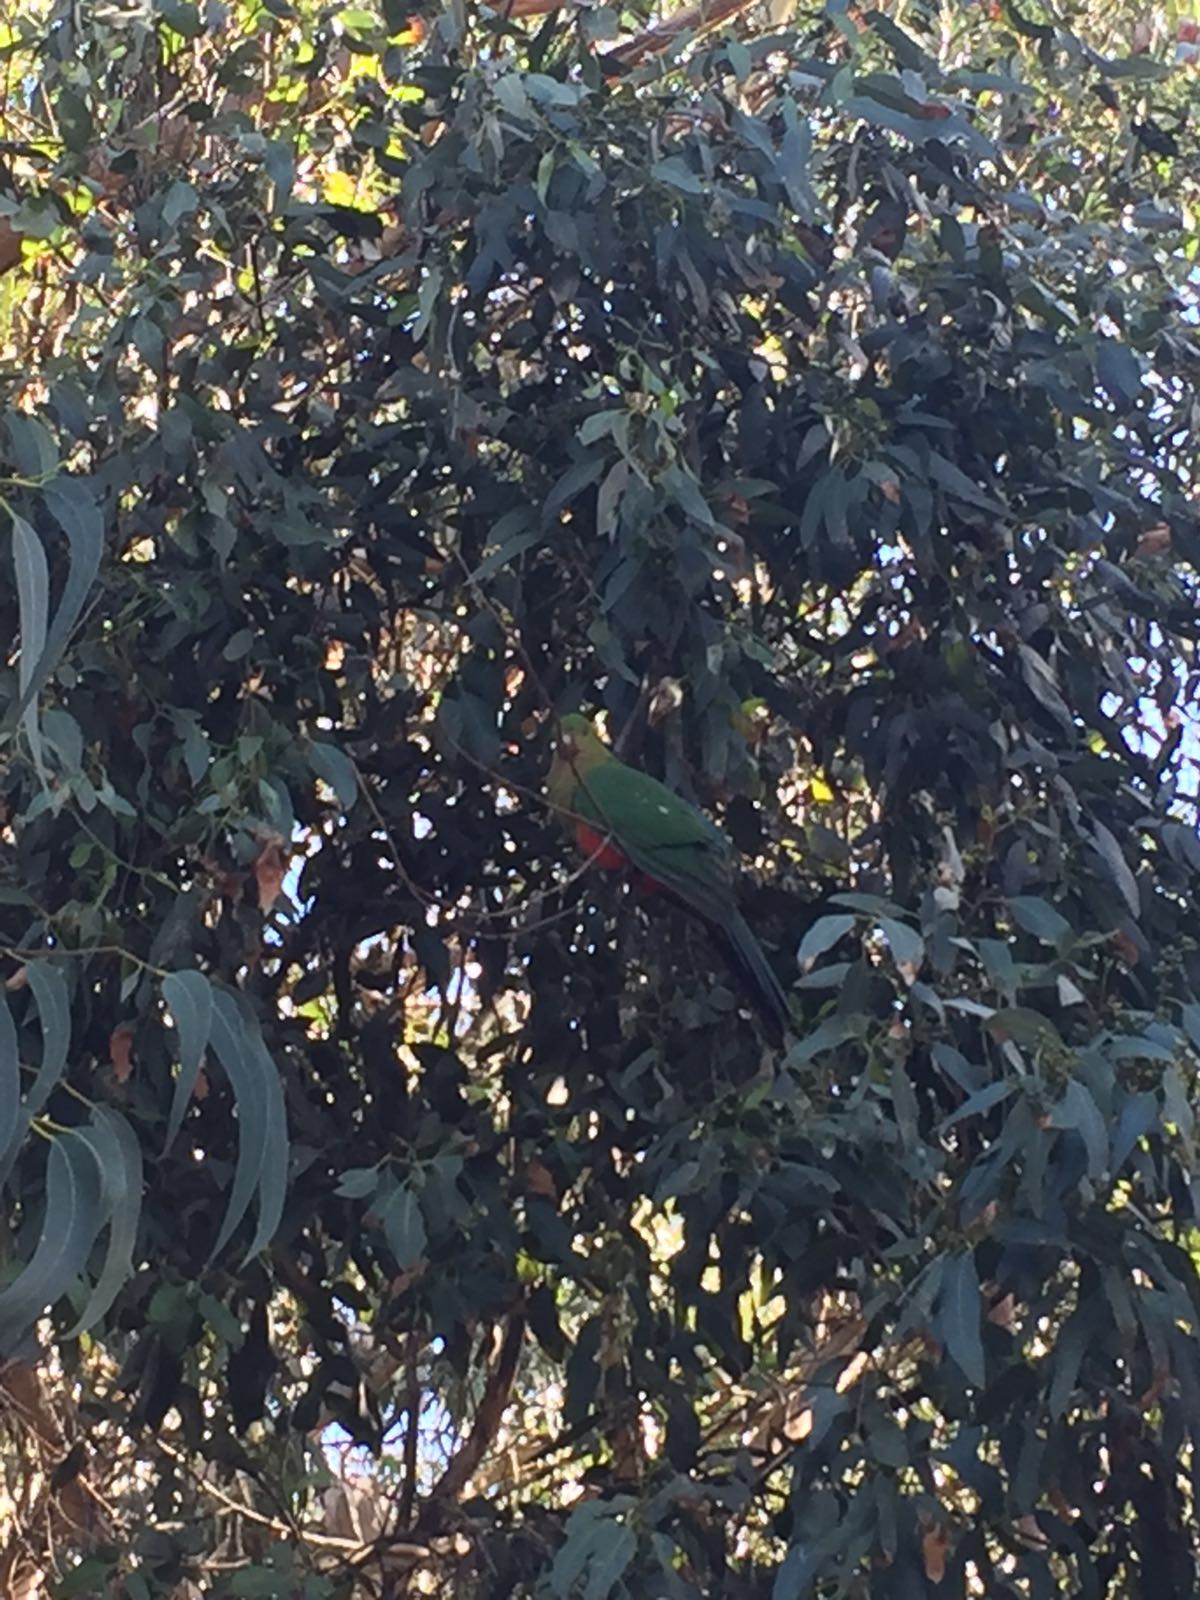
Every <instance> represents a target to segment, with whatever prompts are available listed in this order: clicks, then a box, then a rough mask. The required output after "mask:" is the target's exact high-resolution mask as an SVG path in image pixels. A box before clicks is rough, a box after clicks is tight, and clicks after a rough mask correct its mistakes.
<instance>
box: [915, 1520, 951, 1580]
mask: <svg viewBox="0 0 1200 1600" xmlns="http://www.w3.org/2000/svg"><path fill="white" fill-rule="evenodd" d="M949 1549H950V1535H949V1534H948V1533H947V1532H946V1530H945V1528H943V1527H942V1525H941V1523H937V1524H935V1525H934V1526H933V1527H932V1528H930V1529H929V1531H928V1532H927V1533H926V1534H925V1537H924V1538H923V1539H922V1540H921V1555H922V1557H923V1558H924V1561H925V1576H926V1577H927V1578H928V1579H929V1581H930V1583H941V1581H942V1579H943V1578H944V1577H945V1576H946V1553H947V1551H948V1550H949Z"/></svg>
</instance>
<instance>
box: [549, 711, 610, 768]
mask: <svg viewBox="0 0 1200 1600" xmlns="http://www.w3.org/2000/svg"><path fill="white" fill-rule="evenodd" d="M558 753H559V755H560V756H561V757H562V759H563V760H564V761H567V762H569V764H570V765H571V766H572V767H575V768H576V769H577V770H578V768H579V767H580V766H583V767H588V766H590V765H591V764H592V763H593V762H596V761H602V760H603V759H604V758H605V757H606V756H607V755H608V754H609V750H608V746H607V745H606V744H605V743H604V741H603V740H602V739H601V738H600V735H599V734H598V733H597V732H596V730H595V728H594V727H593V726H592V724H591V722H589V720H588V719H587V717H585V716H583V714H582V713H581V712H578V711H571V712H568V714H567V715H566V716H565V717H562V718H560V719H559V724H558Z"/></svg>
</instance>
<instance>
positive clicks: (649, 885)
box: [575, 822, 662, 894]
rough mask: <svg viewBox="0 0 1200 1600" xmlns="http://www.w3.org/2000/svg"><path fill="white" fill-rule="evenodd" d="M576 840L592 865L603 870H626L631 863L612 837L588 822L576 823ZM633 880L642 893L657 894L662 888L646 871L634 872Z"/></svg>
mask: <svg viewBox="0 0 1200 1600" xmlns="http://www.w3.org/2000/svg"><path fill="white" fill-rule="evenodd" d="M575 842H576V844H578V846H579V848H580V849H581V850H582V851H583V853H584V854H585V855H586V856H587V857H588V859H589V860H590V861H591V864H592V866H594V867H599V868H600V869H601V871H602V872H624V871H625V869H626V867H628V866H629V864H630V863H629V857H628V856H627V855H625V853H624V852H623V851H622V850H619V849H618V848H617V846H616V845H615V844H614V843H613V842H612V840H611V839H608V838H606V837H605V836H604V834H602V833H597V832H596V830H595V828H589V827H588V825H587V823H586V822H579V823H576V825H575ZM633 882H634V887H635V888H637V889H638V890H639V891H640V892H641V893H642V894H657V893H658V892H659V890H660V889H661V888H662V884H661V883H659V882H658V881H657V880H656V879H654V878H652V877H650V876H649V874H648V873H645V872H636V873H634V877H633Z"/></svg>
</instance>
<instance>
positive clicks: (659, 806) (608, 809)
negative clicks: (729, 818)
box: [575, 760, 732, 916]
mask: <svg viewBox="0 0 1200 1600" xmlns="http://www.w3.org/2000/svg"><path fill="white" fill-rule="evenodd" d="M575 810H576V812H577V814H578V815H579V816H582V817H586V818H587V820H588V821H589V822H596V823H598V824H599V825H600V826H601V827H603V828H604V830H605V832H606V833H609V834H611V836H612V838H613V841H614V842H615V843H616V844H617V845H619V846H620V848H621V850H622V851H623V852H624V853H625V855H627V856H628V857H629V859H630V860H631V861H632V862H633V864H634V866H635V867H637V868H638V869H639V870H640V871H642V872H644V873H646V874H647V876H648V877H651V878H656V879H657V880H658V881H659V882H660V883H663V884H665V885H666V886H667V887H668V888H669V889H673V890H674V891H675V892H676V893H677V894H679V895H680V896H681V897H682V898H684V899H686V900H687V901H688V902H689V904H694V905H695V908H696V910H697V911H700V912H702V913H703V914H704V915H706V916H719V915H721V914H722V913H723V911H724V909H726V908H727V907H728V906H730V905H731V904H732V899H731V893H730V886H729V877H730V875H729V844H728V841H727V840H726V838H725V836H724V834H723V833H721V831H720V830H719V829H718V828H717V827H715V826H714V824H713V823H711V822H710V821H709V819H708V818H707V817H706V816H705V815H704V813H703V812H702V811H698V810H697V809H696V807H695V806H693V805H689V804H688V802H687V801H686V800H684V799H683V798H682V797H681V796H680V795H677V794H674V793H673V792H672V791H671V790H670V789H668V788H667V787H666V785H665V784H662V783H659V781H658V779H657V778H652V777H651V776H650V774H649V773H648V772H639V771H638V769H637V768H636V767H627V766H626V765H625V764H624V763H623V762H621V761H617V760H611V761H604V762H601V763H599V764H598V765H596V766H594V767H593V768H592V769H591V771H590V772H589V773H588V774H587V775H586V777H584V778H582V779H581V780H580V784H579V788H578V789H577V791H576V794H575ZM706 890H707V891H709V892H708V893H705V892H704V891H706Z"/></svg>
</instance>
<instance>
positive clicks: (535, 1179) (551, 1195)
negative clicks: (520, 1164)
mask: <svg viewBox="0 0 1200 1600" xmlns="http://www.w3.org/2000/svg"><path fill="white" fill-rule="evenodd" d="M525 1187H526V1188H527V1189H528V1190H529V1192H530V1194H543V1195H545V1196H546V1198H547V1199H548V1200H554V1201H557V1200H558V1185H557V1184H556V1183H555V1181H554V1178H553V1176H552V1175H551V1172H550V1169H549V1167H547V1166H544V1165H543V1164H542V1163H541V1162H540V1161H537V1160H533V1161H531V1162H530V1163H529V1165H528V1166H527V1167H526V1168H525Z"/></svg>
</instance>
